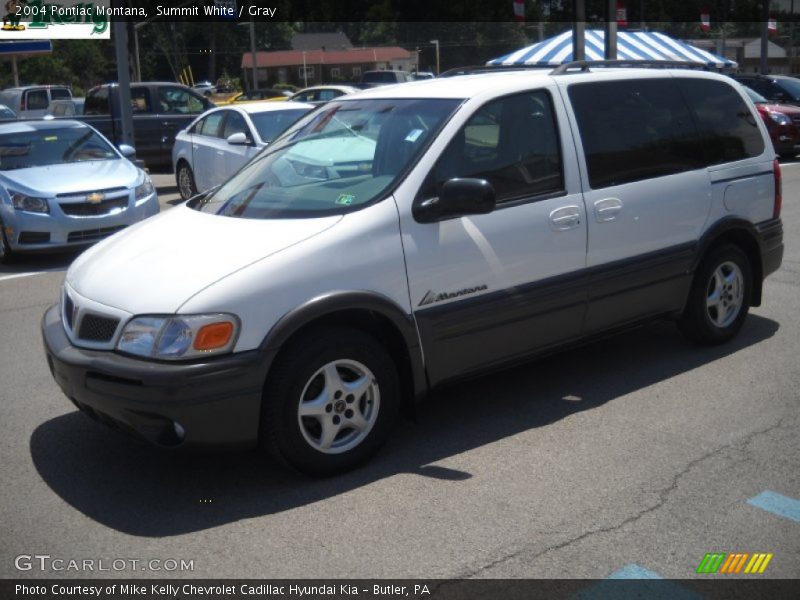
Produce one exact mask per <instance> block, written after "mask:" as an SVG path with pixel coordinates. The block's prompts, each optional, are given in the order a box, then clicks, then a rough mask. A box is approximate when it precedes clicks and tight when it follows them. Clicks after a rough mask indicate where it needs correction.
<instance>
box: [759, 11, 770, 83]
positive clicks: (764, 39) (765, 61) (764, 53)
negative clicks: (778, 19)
mask: <svg viewBox="0 0 800 600" xmlns="http://www.w3.org/2000/svg"><path fill="white" fill-rule="evenodd" d="M768 21H769V0H762V1H761V64H760V65H759V67H760V68H759V72H760V73H761V74H762V75H766V74H767V73H769V45H768V44H769V30H768V27H769V22H768Z"/></svg>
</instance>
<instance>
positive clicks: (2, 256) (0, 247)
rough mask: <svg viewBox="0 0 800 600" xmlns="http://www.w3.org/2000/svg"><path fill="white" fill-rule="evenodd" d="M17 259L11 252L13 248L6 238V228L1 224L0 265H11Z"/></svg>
mask: <svg viewBox="0 0 800 600" xmlns="http://www.w3.org/2000/svg"><path fill="white" fill-rule="evenodd" d="M15 258H16V257H15V256H14V254H13V253H12V251H11V246H10V245H9V243H8V238H7V237H6V232H5V227H4V226H3V223H2V222H0V265H10V264H12V263H13V262H14V259H15Z"/></svg>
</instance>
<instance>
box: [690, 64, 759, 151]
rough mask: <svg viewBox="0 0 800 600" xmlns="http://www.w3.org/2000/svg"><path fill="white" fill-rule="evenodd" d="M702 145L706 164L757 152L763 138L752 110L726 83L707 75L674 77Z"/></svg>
mask: <svg viewBox="0 0 800 600" xmlns="http://www.w3.org/2000/svg"><path fill="white" fill-rule="evenodd" d="M676 81H677V83H678V86H679V87H680V90H681V92H682V93H683V95H684V96H685V98H686V101H687V102H688V104H689V108H690V110H691V111H692V116H693V117H694V119H695V122H696V123H697V128H698V130H699V132H700V136H701V137H702V139H703V143H704V145H705V149H706V162H707V164H709V165H718V164H721V163H726V162H731V161H735V160H742V159H744V158H750V157H753V156H759V155H760V154H761V153H763V152H764V139H763V138H762V137H761V131H760V130H759V129H758V124H757V122H756V118H755V117H754V116H753V113H752V112H751V111H750V109H749V108H748V106H747V104H745V101H744V99H743V98H742V97H741V96H740V95H739V93H738V92H737V91H736V90H734V89H733V88H732V87H731V86H730V85H728V84H727V83H723V82H722V81H713V80H710V79H688V78H684V79H677V80H676Z"/></svg>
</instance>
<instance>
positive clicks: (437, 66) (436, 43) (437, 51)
mask: <svg viewBox="0 0 800 600" xmlns="http://www.w3.org/2000/svg"><path fill="white" fill-rule="evenodd" d="M431 44H433V45H434V46H436V76H437V77H438V76H439V40H431Z"/></svg>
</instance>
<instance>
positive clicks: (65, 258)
mask: <svg viewBox="0 0 800 600" xmlns="http://www.w3.org/2000/svg"><path fill="white" fill-rule="evenodd" d="M84 250H85V248H81V249H78V250H69V251H67V252H58V253H55V252H53V253H41V254H38V253H37V254H15V255H14V262H13V263H11V264H10V265H0V276H3V275H13V274H15V273H29V272H33V271H66V270H67V269H68V268H69V266H70V265H71V264H72V261H74V260H75V259H76V258H78V256H80V254H81V253H82V252H83V251H84Z"/></svg>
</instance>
